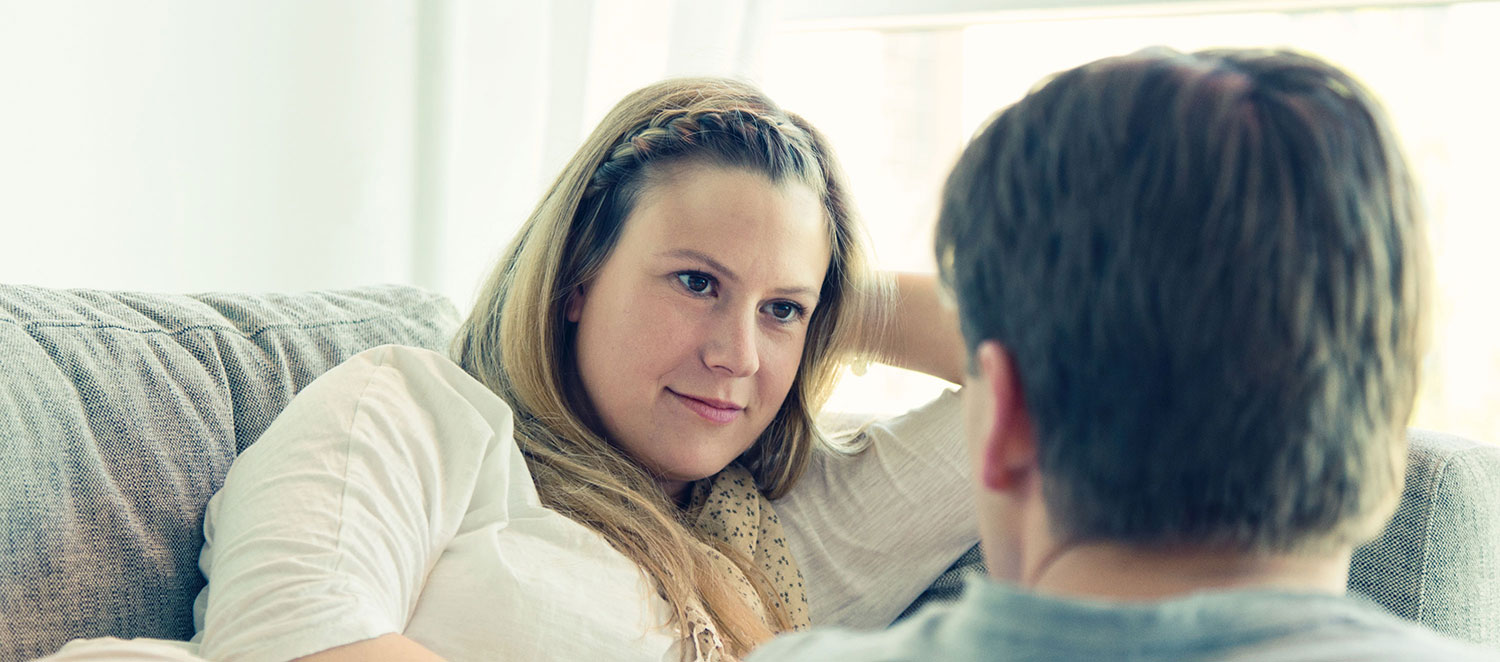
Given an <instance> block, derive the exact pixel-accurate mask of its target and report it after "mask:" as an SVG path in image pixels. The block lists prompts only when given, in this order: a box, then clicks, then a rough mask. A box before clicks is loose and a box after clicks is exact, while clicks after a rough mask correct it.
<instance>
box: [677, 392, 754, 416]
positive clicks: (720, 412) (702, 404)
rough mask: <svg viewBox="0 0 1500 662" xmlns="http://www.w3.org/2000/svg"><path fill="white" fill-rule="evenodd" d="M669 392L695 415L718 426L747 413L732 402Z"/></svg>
mask: <svg viewBox="0 0 1500 662" xmlns="http://www.w3.org/2000/svg"><path fill="white" fill-rule="evenodd" d="M667 392H668V393H671V394H672V396H673V397H675V398H677V401H678V402H681V403H682V406H684V407H687V408H688V409H689V410H691V411H692V412H693V413H695V414H697V415H698V416H700V417H702V418H703V420H706V421H708V422H710V423H714V424H716V425H724V424H726V423H730V422H733V421H734V420H735V419H737V418H739V417H740V415H741V414H743V413H744V412H745V408H744V407H741V406H739V405H736V404H734V403H732V402H725V401H723V400H717V399H712V398H695V397H693V396H690V395H683V394H681V393H678V392H677V391H673V390H672V389H667Z"/></svg>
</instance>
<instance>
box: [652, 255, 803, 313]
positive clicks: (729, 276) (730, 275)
mask: <svg viewBox="0 0 1500 662" xmlns="http://www.w3.org/2000/svg"><path fill="white" fill-rule="evenodd" d="M657 256H658V257H674V258H685V259H689V260H697V261H699V262H702V263H704V264H706V265H708V266H709V268H711V269H713V270H714V271H717V272H719V273H720V275H722V276H723V277H724V279H725V280H727V281H730V282H736V281H738V280H739V279H740V278H739V276H738V275H736V274H735V273H734V270H733V269H730V268H729V267H726V266H724V263H723V262H720V261H718V260H715V259H713V258H712V257H710V256H709V255H708V254H707V253H704V252H703V251H696V250H693V249H691V248H678V249H675V250H670V251H666V252H663V253H657ZM772 291H773V292H775V293H776V294H779V295H782V296H798V295H800V296H808V297H812V298H813V300H814V301H817V298H818V291H817V290H815V289H813V288H810V287H778V288H776V289H774V290H772Z"/></svg>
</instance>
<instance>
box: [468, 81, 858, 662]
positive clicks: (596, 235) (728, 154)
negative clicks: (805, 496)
mask: <svg viewBox="0 0 1500 662" xmlns="http://www.w3.org/2000/svg"><path fill="white" fill-rule="evenodd" d="M681 163H695V164H697V163H702V164H709V165H717V166H722V167H731V168H739V169H749V170H752V171H756V172H760V173H762V174H765V175H766V176H767V177H768V178H769V179H770V180H771V181H773V182H778V183H781V182H796V183H801V184H805V185H807V186H809V187H810V188H812V190H814V191H815V192H817V193H818V194H819V195H820V197H821V198H822V200H823V206H824V209H825V211H826V214H827V218H828V221H829V236H830V240H831V242H830V243H831V246H832V250H831V253H832V255H831V257H830V260H829V264H828V271H827V275H826V276H825V277H824V282H823V285H822V291H821V292H820V295H819V304H818V306H817V307H816V308H815V309H814V312H813V314H812V317H811V318H810V320H809V328H808V332H807V339H806V342H805V346H804V348H803V352H802V357H801V362H800V364H799V366H798V371H797V377H796V379H795V381H794V383H793V385H792V387H791V389H790V392H789V393H788V394H787V397H786V400H785V401H784V403H783V404H782V407H781V409H780V411H778V412H777V414H776V416H775V418H774V419H773V420H772V422H771V423H770V424H769V425H768V426H767V428H766V430H765V431H764V432H763V433H762V434H761V435H760V437H759V438H758V439H757V440H756V442H755V444H754V446H752V447H751V449H750V450H749V451H747V452H746V453H745V454H744V455H742V456H741V457H740V459H739V460H738V461H739V462H740V463H741V464H743V466H744V467H745V468H746V469H747V470H749V472H750V473H751V475H752V476H754V478H755V481H756V485H757V487H758V488H759V489H760V490H761V491H762V492H763V493H764V494H765V495H766V496H767V497H768V498H776V497H778V496H781V495H782V494H784V493H785V492H786V491H787V489H788V488H790V487H791V486H792V484H793V483H795V482H796V481H797V479H798V477H799V476H800V474H801V473H802V471H803V470H804V469H805V468H806V466H807V464H808V461H809V459H810V457H811V454H812V451H813V447H814V446H815V445H817V444H818V443H820V442H821V441H822V438H821V436H820V435H819V434H818V431H817V428H816V427H815V425H814V420H813V416H814V414H815V413H816V412H817V411H818V410H819V409H820V408H821V407H822V405H823V403H824V402H825V401H826V400H827V397H828V395H829V393H830V391H831V390H832V388H833V386H834V384H835V382H836V380H837V376H838V370H839V366H840V364H841V362H842V361H844V360H847V359H849V358H851V357H852V356H854V355H855V354H856V353H858V352H859V351H860V350H861V348H863V347H868V346H869V340H870V338H871V334H872V333H873V332H874V330H875V329H876V328H878V326H879V323H878V321H879V320H883V313H884V304H883V302H884V301H885V299H886V295H885V294H884V291H883V290H882V286H881V285H880V283H879V281H878V280H876V279H875V278H874V277H873V274H872V273H871V268H870V261H869V255H868V250H867V249H866V248H865V244H864V237H863V233H862V231H861V230H860V229H859V226H858V224H857V221H856V219H855V218H854V215H853V212H852V210H851V208H850V206H849V204H848V201H847V200H846V197H845V196H846V190H847V187H846V185H845V183H844V180H843V175H842V173H841V172H840V170H839V168H838V166H837V164H836V162H835V161H834V159H833V155H832V153H831V151H829V149H828V146H827V142H826V140H825V139H824V138H823V137H822V136H821V135H820V134H819V133H818V132H817V131H816V130H814V129H813V128H812V127H811V126H810V125H809V124H807V122H806V121H804V120H803V119H802V118H800V117H798V116H796V115H794V114H791V113H789V112H786V111H784V110H782V109H780V108H778V107H777V106H776V105H775V104H774V103H772V102H771V101H770V99H768V98H766V97H765V95H764V94H762V93H761V92H760V91H759V90H757V89H756V88H754V87H753V86H751V85H748V84H745V83H740V82H736V81H732V80H724V79H714V78H683V79H673V80H667V81H662V82H660V83H656V84H654V85H650V86H648V87H645V88H642V89H640V90H637V91H636V92H634V93H632V94H630V95H628V96H626V97H625V98H624V99H623V100H622V101H620V103H619V104H618V105H616V106H615V108H614V109H613V110H611V111H610V112H609V114H608V115H606V116H605V118H604V120H603V121H602V122H601V123H600V124H599V126H598V127H597V128H596V129H595V130H594V132H593V133H592V134H591V135H590V136H589V137H588V139H587V140H586V141H585V142H584V144H583V146H582V147H581V148H580V149H579V150H578V152H577V153H576V154H574V156H573V158H572V160H570V161H569V162H568V164H567V166H566V167H564V169H563V171H562V173H561V174H560V175H559V176H558V178H557V180H556V181H555V182H554V183H553V184H552V187H551V189H550V190H549V191H548V192H547V193H546V194H545V195H544V196H543V197H542V200H541V202H540V203H538V204H537V207H536V209H535V211H533V212H532V214H531V217H530V218H528V219H527V221H526V223H525V225H524V226H523V227H522V228H521V230H520V232H519V233H518V234H517V236H516V238H515V240H514V242H513V243H512V244H511V245H510V247H509V249H508V250H507V251H506V253H505V256H504V257H503V259H501V260H500V262H499V264H497V265H496V267H495V269H494V271H493V272H492V273H491V274H490V276H489V278H488V279H487V280H486V281H485V284H484V287H483V289H482V290H481V292H480V294H479V298H478V302H477V303H476V304H475V307H474V311H473V313H472V314H471V315H470V316H469V318H468V319H467V320H466V321H465V322H464V324H463V326H462V327H461V328H460V330H459V332H458V336H457V338H456V339H455V341H454V346H453V354H454V359H455V360H456V361H457V362H458V363H459V365H461V366H463V368H464V369H465V370H466V371H468V372H469V373H470V374H471V375H473V376H474V377H475V378H476V379H478V380H479V381H480V382H482V383H484V384H485V385H486V386H488V387H489V388H490V389H492V390H494V391H495V392H496V393H498V394H499V395H500V396H501V397H502V398H504V399H505V400H506V401H507V402H508V403H510V405H511V406H512V408H513V409H514V410H515V413H516V435H515V436H516V443H517V444H518V445H519V446H520V448H521V451H522V453H523V454H524V455H525V457H526V462H527V465H528V467H529V468H530V470H531V474H532V477H533V479H534V480H535V482H536V486H537V491H538V493H539V495H540V497H541V500H542V503H543V504H545V505H546V506H548V507H549V508H552V509H553V510H556V511H558V512H560V513H562V514H564V515H566V516H568V517H570V518H572V519H573V520H575V521H578V522H579V523H581V524H583V525H585V526H588V527H589V528H591V529H593V530H595V531H597V532H598V533H599V534H600V535H602V536H604V538H605V539H606V540H608V541H609V542H610V544H611V545H613V546H614V548H615V549H617V550H619V551H620V552H621V553H622V554H624V555H625V556H626V557H627V558H629V559H631V560H632V561H634V562H635V563H636V564H637V565H638V566H639V567H640V568H641V570H642V572H643V573H644V574H645V575H646V576H647V577H648V578H649V579H650V580H652V581H653V582H654V584H655V585H656V586H657V587H658V589H659V590H660V592H661V595H662V597H663V598H665V599H666V601H667V603H668V604H669V606H670V607H671V613H672V617H671V620H670V621H669V623H668V624H669V625H671V624H676V625H677V626H678V627H680V628H682V629H683V631H684V636H690V633H688V632H687V627H688V618H687V610H688V608H689V607H690V606H692V605H694V604H699V605H702V607H703V608H704V610H705V611H706V612H707V614H708V616H709V618H711V619H712V620H713V621H714V623H715V625H716V627H717V628H718V631H719V633H720V636H721V637H722V638H723V640H724V642H725V644H726V646H727V648H728V649H729V652H730V653H731V654H733V655H736V656H739V655H743V654H745V653H747V652H749V650H750V649H751V648H752V647H753V646H754V645H755V644H757V643H759V642H760V641H762V640H764V639H766V638H768V637H769V636H771V635H772V634H774V631H780V630H785V629H788V628H789V627H790V620H789V617H788V615H787V614H786V613H785V612H784V611H782V610H778V609H776V608H775V607H773V606H772V605H777V604H780V601H779V600H777V599H776V597H777V596H776V592H775V590H774V589H773V588H771V587H770V584H769V581H768V580H767V579H766V577H765V573H764V572H763V571H762V570H761V569H759V568H757V567H753V566H754V564H753V563H751V562H750V560H749V559H747V558H744V556H743V555H742V554H739V553H737V552H735V551H734V550H732V549H730V548H728V547H727V546H726V545H723V544H720V543H717V542H715V541H712V540H707V539H705V538H703V537H701V536H699V535H698V534H696V533H695V532H694V531H693V530H692V528H691V527H690V526H687V525H686V523H685V522H684V521H683V518H682V513H681V510H680V509H679V508H678V507H677V506H676V505H675V504H673V503H671V502H669V501H668V499H667V497H666V496H665V495H664V494H663V492H662V491H661V489H660V488H659V487H658V486H657V483H656V481H655V480H654V479H653V477H652V476H651V475H650V473H649V472H648V471H646V470H645V469H644V468H642V467H641V466H640V464H638V463H637V462H636V461H635V460H634V459H632V458H631V457H630V456H629V455H627V454H626V453H624V452H623V451H621V450H620V449H619V448H618V447H616V446H615V445H614V444H612V443H610V440H609V438H608V436H607V434H606V432H605V431H604V430H603V429H602V427H601V426H600V425H599V424H598V423H597V420H596V418H595V416H594V414H593V409H592V406H591V405H590V404H589V399H588V396H587V394H586V393H585V392H584V391H583V388H582V385H581V384H580V383H579V380H578V378H577V376H576V369H575V366H574V365H573V358H572V357H573V342H574V336H573V333H572V325H571V323H569V322H568V321H567V319H566V316H565V313H566V311H565V305H566V301H567V298H568V296H569V294H570V293H571V292H573V291H574V289H575V288H577V287H578V286H580V285H583V284H586V283H587V282H589V280H590V279H592V278H593V277H594V276H595V275H596V274H597V273H598V271H599V269H600V268H601V267H602V266H603V264H604V262H605V260H606V259H607V258H608V256H609V254H610V252H611V251H612V250H613V248H614V245H615V243H616V242H617V240H618V238H619V235H620V230H621V228H622V226H623V224H624V222H625V220H626V219H627V218H628V216H629V214H630V212H631V210H632V208H633V205H634V203H635V202H636V199H637V198H638V196H639V194H640V192H641V190H642V188H643V187H645V186H647V185H649V184H650V183H651V181H652V180H651V178H652V176H653V175H654V174H659V173H660V172H661V169H662V168H664V167H666V166H668V165H671V164H681ZM700 543H707V544H708V545H710V546H711V547H713V548H714V549H716V550H717V551H719V552H720V553H722V554H724V555H725V556H726V557H728V558H729V559H731V560H732V561H733V562H734V563H735V564H736V565H737V566H739V567H740V568H741V569H742V570H743V571H744V573H745V576H746V577H748V578H750V581H751V585H752V586H754V587H755V588H756V591H757V592H758V593H759V594H760V597H761V601H762V603H763V604H765V605H766V606H767V609H768V610H769V611H770V612H772V613H771V618H772V623H770V624H766V623H764V622H763V621H762V618H761V616H760V615H759V614H757V613H755V611H754V610H753V608H752V607H751V606H750V605H748V604H746V603H745V601H744V600H743V599H741V598H740V596H739V594H738V592H737V591H736V590H735V588H734V584H733V583H732V582H733V579H732V578H730V577H726V576H723V575H722V573H719V572H715V571H714V565H713V564H712V562H711V559H710V552H709V551H708V550H706V549H704V548H703V546H702V545H701V544H700ZM768 626H769V627H768Z"/></svg>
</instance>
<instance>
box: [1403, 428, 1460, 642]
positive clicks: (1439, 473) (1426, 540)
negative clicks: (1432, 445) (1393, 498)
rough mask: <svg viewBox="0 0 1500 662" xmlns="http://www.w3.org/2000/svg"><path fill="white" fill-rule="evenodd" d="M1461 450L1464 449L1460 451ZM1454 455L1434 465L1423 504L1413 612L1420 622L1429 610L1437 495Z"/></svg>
mask: <svg viewBox="0 0 1500 662" xmlns="http://www.w3.org/2000/svg"><path fill="white" fill-rule="evenodd" d="M1461 452H1463V451H1460V453H1461ZM1454 455H1457V453H1455V454H1453V455H1448V456H1445V457H1443V460H1442V462H1440V463H1438V465H1437V466H1435V467H1433V471H1432V477H1431V478H1429V479H1428V480H1427V483H1428V485H1431V486H1432V492H1431V494H1432V498H1431V499H1428V500H1427V502H1426V503H1425V504H1423V513H1422V548H1421V550H1420V554H1421V556H1422V570H1421V572H1420V574H1419V575H1418V577H1419V578H1420V581H1418V582H1417V609H1416V613H1415V614H1413V617H1414V620H1416V621H1417V622H1419V623H1420V622H1422V618H1423V615H1424V614H1425V613H1426V611H1427V578H1428V575H1429V574H1430V572H1429V569H1430V568H1431V566H1432V555H1431V554H1429V553H1428V551H1429V550H1431V549H1432V539H1433V522H1432V520H1433V516H1434V513H1435V512H1436V511H1437V495H1438V492H1440V491H1441V490H1442V487H1443V477H1444V476H1445V475H1446V474H1447V473H1448V465H1449V464H1452V462H1453V457H1454Z"/></svg>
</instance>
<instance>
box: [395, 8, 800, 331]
mask: <svg viewBox="0 0 1500 662" xmlns="http://www.w3.org/2000/svg"><path fill="white" fill-rule="evenodd" d="M423 6H424V7H430V8H431V11H432V12H433V14H432V15H430V16H429V20H428V21H427V28H428V30H427V31H424V38H425V39H427V41H428V43H431V44H433V45H435V48H434V52H431V53H429V54H428V57H430V60H427V61H425V62H424V65H425V70H426V71H427V72H428V73H429V74H430V75H431V76H432V79H433V80H434V81H437V82H436V83H435V84H434V85H432V87H433V89H431V90H427V91H424V93H423V94H422V95H421V99H420V102H421V108H422V109H423V111H422V121H421V126H422V127H423V130H424V132H425V133H426V134H427V139H426V140H424V142H423V144H424V145H427V146H428V147H429V150H428V151H426V152H424V153H423V154H422V156H421V158H420V160H419V166H418V167H419V170H420V171H421V172H422V173H423V174H424V177H423V179H422V180H421V181H423V182H425V184H424V187H423V188H420V189H419V201H420V202H419V205H418V207H417V209H418V212H417V218H416V224H415V227H416V229H417V230H416V231H417V234H418V236H417V238H416V239H417V240H416V241H415V242H414V246H415V250H416V252H415V254H414V259H415V267H416V268H415V272H414V279H415V281H416V282H418V283H419V284H422V285H424V286H428V287H431V288H434V289H437V290H439V291H442V292H445V293H447V294H448V295H450V296H451V297H452V298H453V299H454V300H455V301H458V302H459V305H460V307H464V306H466V305H467V304H468V303H469V302H470V301H471V300H472V297H473V295H474V288H475V287H477V285H478V282H479V279H480V278H482V276H483V274H484V273H485V272H486V271H487V270H488V269H489V267H490V266H491V265H492V264H493V263H494V261H495V260H496V259H497V258H498V256H499V252H500V251H501V250H503V248H504V246H505V244H506V243H507V242H508V241H509V239H510V237H511V235H512V234H513V233H514V232H515V230H516V228H517V227H518V226H519V224H520V223H521V221H522V220H524V218H525V217H526V215H527V214H528V213H529V212H530V211H531V208H532V207H533V206H534V205H535V203H536V201H537V199H538V198H539V197H540V195H541V193H542V191H543V189H544V188H545V187H546V186H547V185H549V184H551V182H552V179H553V178H554V177H555V176H556V175H557V173H558V171H559V170H561V168H562V166H563V164H564V163H566V161H567V159H568V158H569V157H570V156H572V153H573V151H574V150H575V149H576V148H577V147H578V144H579V143H580V142H581V141H582V139H583V137H584V136H585V135H586V134H587V132H588V131H589V130H591V129H592V127H593V125H594V124H595V123H597V122H598V121H599V119H600V118H601V117H602V116H603V115H604V113H605V112H606V111H607V110H608V109H609V108H610V107H611V106H613V105H614V103H615V102H616V101H618V100H619V98H620V97H622V96H624V94H626V93H627V92H629V91H630V90H633V89H635V88H637V87H640V86H642V85H644V84H646V83H649V82H651V81H654V80H657V79H659V78H663V77H666V76H671V75H689V74H718V75H733V76H742V77H755V76H756V75H757V74H758V67H759V59H758V57H757V53H758V50H759V46H758V45H759V43H761V42H762V41H763V40H764V39H765V38H766V31H767V30H768V29H769V28H768V26H769V23H770V11H771V6H770V3H768V2H764V1H757V0H729V1H723V2H701V1H696V0H630V1H619V0H550V1H544V2H525V3H523V2H515V3H492V2H480V1H478V0H450V1H448V2H440V3H434V4H432V5H423Z"/></svg>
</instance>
